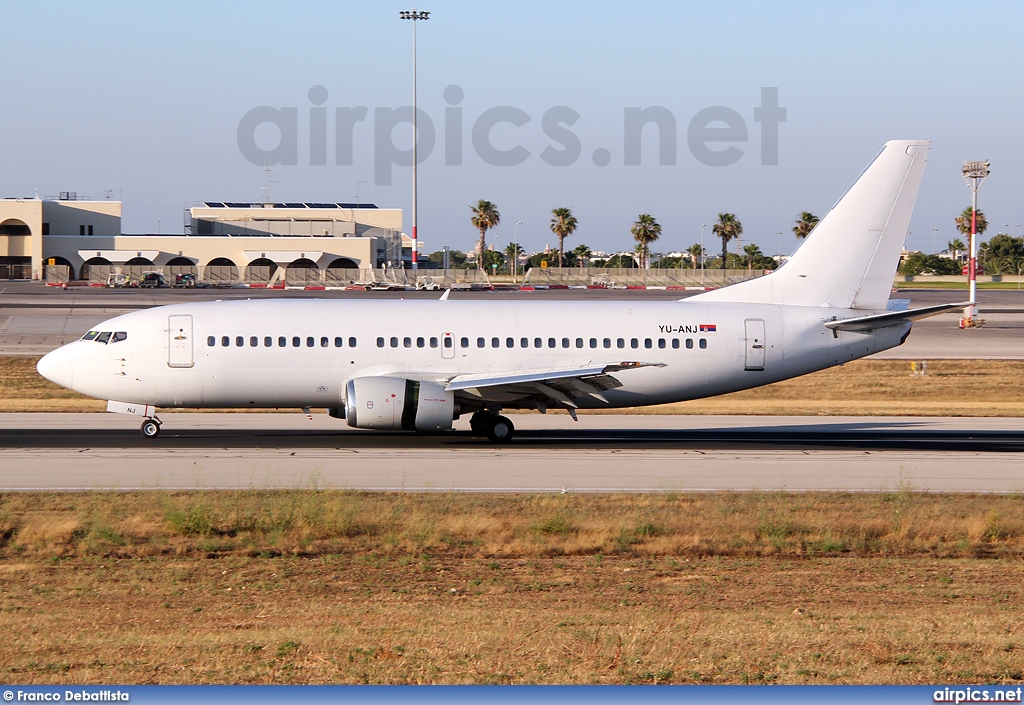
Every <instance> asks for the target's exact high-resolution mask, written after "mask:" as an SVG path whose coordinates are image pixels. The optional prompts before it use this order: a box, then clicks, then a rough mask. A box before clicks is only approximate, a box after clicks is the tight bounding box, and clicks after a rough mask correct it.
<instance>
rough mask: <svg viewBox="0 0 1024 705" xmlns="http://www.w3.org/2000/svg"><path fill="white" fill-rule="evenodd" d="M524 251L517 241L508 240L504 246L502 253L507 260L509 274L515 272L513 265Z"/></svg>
mask: <svg viewBox="0 0 1024 705" xmlns="http://www.w3.org/2000/svg"><path fill="white" fill-rule="evenodd" d="M525 253H526V250H524V249H523V246H522V245H520V244H519V243H518V242H510V243H508V245H507V246H506V247H505V249H504V250H502V254H504V255H505V259H507V260H508V271H509V274H515V271H513V267H515V265H516V263H517V262H519V258H520V257H522V256H523V255H524V254H525Z"/></svg>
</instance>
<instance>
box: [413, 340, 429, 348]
mask: <svg viewBox="0 0 1024 705" xmlns="http://www.w3.org/2000/svg"><path fill="white" fill-rule="evenodd" d="M426 345H427V341H426V340H424V339H423V338H422V337H420V338H416V347H417V348H423V347H426Z"/></svg>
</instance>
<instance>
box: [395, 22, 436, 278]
mask: <svg viewBox="0 0 1024 705" xmlns="http://www.w3.org/2000/svg"><path fill="white" fill-rule="evenodd" d="M398 16H399V17H401V18H402V19H403V20H412V274H413V276H414V277H415V276H416V272H417V270H418V269H419V264H418V262H419V260H418V255H419V252H418V250H419V239H418V238H417V233H416V196H417V192H416V162H417V161H418V149H417V148H418V147H419V144H420V133H419V130H418V129H417V124H416V118H417V112H418V111H417V110H416V21H417V20H429V19H430V13H429V12H424V11H422V10H421V11H419V12H417V11H416V8H415V7H414V8H412V10H402V11H401V12H399V13H398Z"/></svg>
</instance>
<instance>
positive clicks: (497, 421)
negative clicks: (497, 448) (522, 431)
mask: <svg viewBox="0 0 1024 705" xmlns="http://www.w3.org/2000/svg"><path fill="white" fill-rule="evenodd" d="M515 432H516V427H515V426H513V425H512V422H511V421H510V420H509V419H508V418H506V417H504V416H495V417H494V418H492V419H491V420H490V423H488V424H487V438H489V439H490V440H491V442H492V443H507V442H508V441H510V440H512V435H513V434H514V433H515Z"/></svg>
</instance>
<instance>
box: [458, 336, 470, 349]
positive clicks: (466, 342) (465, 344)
mask: <svg viewBox="0 0 1024 705" xmlns="http://www.w3.org/2000/svg"><path fill="white" fill-rule="evenodd" d="M459 345H461V346H462V347H464V348H468V347H469V338H463V339H462V340H460V341H459Z"/></svg>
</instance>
